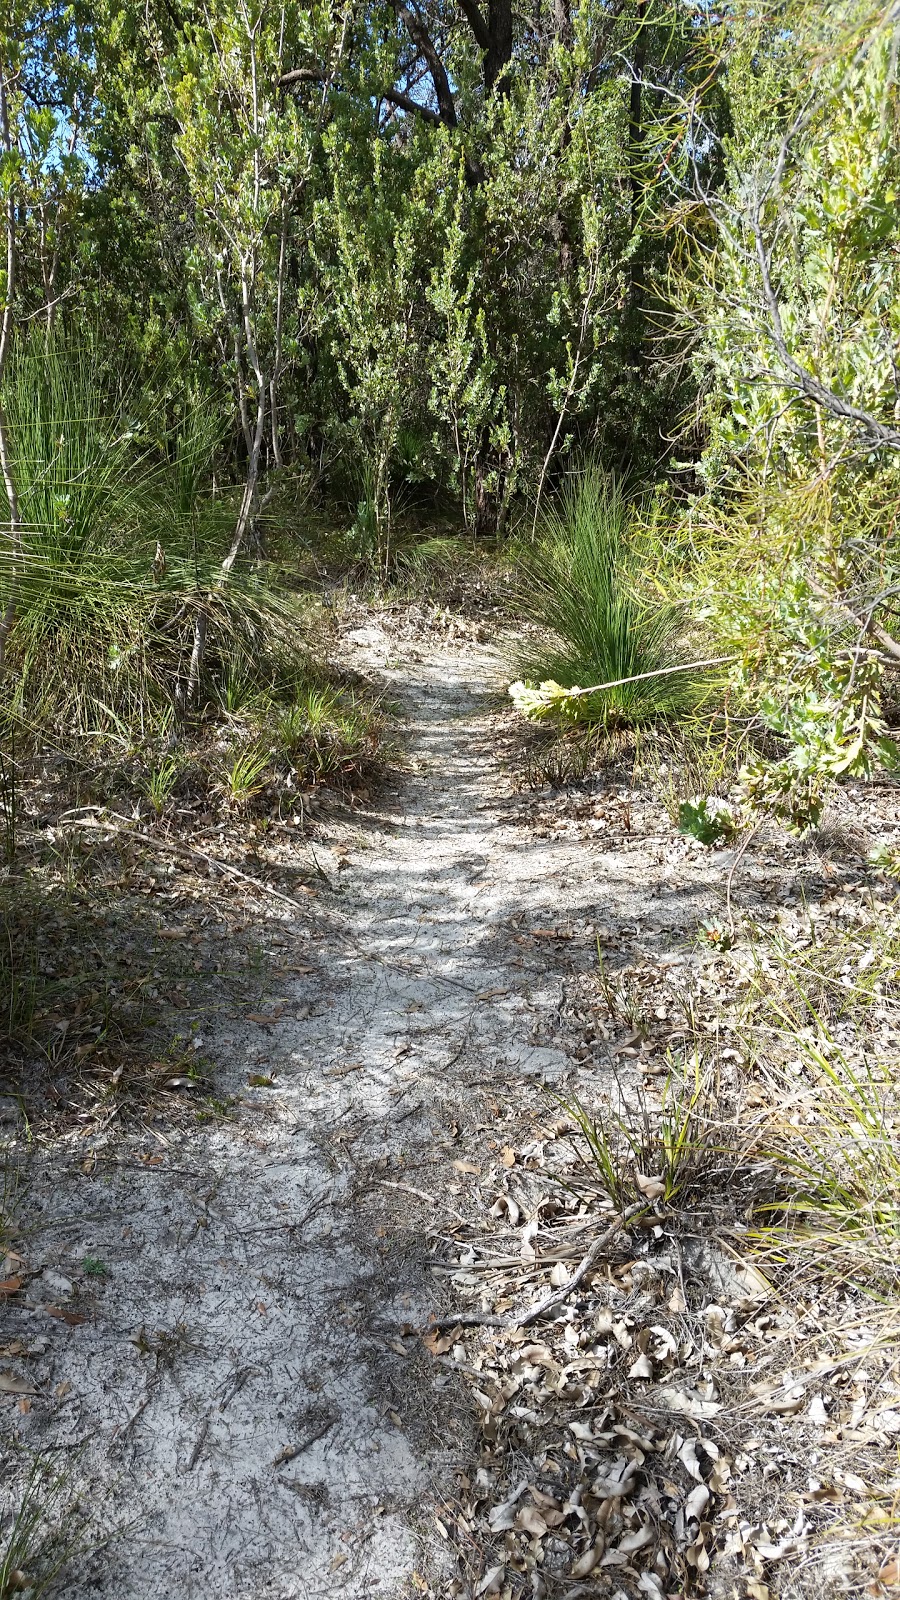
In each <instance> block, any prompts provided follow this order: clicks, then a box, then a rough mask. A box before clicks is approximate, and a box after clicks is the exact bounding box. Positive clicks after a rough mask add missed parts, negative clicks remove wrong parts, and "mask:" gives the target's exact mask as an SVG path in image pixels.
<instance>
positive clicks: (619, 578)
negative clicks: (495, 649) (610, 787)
mask: <svg viewBox="0 0 900 1600" xmlns="http://www.w3.org/2000/svg"><path fill="white" fill-rule="evenodd" d="M643 557H644V549H643V538H642V533H641V529H640V525H639V517H638V512H637V508H636V507H635V505H634V504H633V503H632V502H631V501H630V500H629V498H628V496H627V494H626V492H625V488H624V485H623V484H622V482H621V480H619V479H617V478H614V477H611V476H610V475H608V474H607V473H605V472H604V471H603V470H602V469H601V468H600V467H599V466H598V465H597V464H596V463H593V462H588V463H587V465H586V466H585V467H584V469H583V470H582V471H581V472H580V473H578V474H577V475H575V476H573V477H572V479H571V480H570V482H569V483H568V485H567V486H566V487H565V488H564V489H563V491H562V493H561V494H560V495H559V497H558V499H557V500H556V502H555V504H553V505H552V506H551V508H550V509H548V510H547V511H546V512H545V513H544V515H543V519H542V523H541V526H540V532H539V538H538V542H537V545H536V547H535V548H534V549H533V550H532V551H531V552H530V553H528V554H527V555H526V557H525V561H524V583H523V605H524V608H525V611H526V614H527V615H528V616H529V617H530V619H531V621H532V622H533V623H535V624H536V625H537V627H538V629H539V630H540V633H541V636H542V637H541V640H540V642H539V643H537V644H535V645H533V646H532V647H531V648H529V649H527V650H526V651H524V652H523V653H522V654H521V656H520V657H519V660H518V667H519V670H520V672H521V673H522V674H523V676H524V677H525V678H526V680H528V681H529V683H530V682H540V683H544V682H548V683H552V684H556V685H559V686H560V687H561V688H563V689H574V688H589V687H590V686H591V685H593V684H606V683H617V682H618V680H620V679H634V678H639V677H640V675H641V674H646V673H653V672H660V671H661V670H664V669H668V668H672V667H676V666H677V665H678V664H679V661H680V659H681V655H680V647H681V646H682V640H683V638H684V635H685V632H686V624H687V619H686V616H685V613H684V610H683V608H682V607H681V606H679V605H676V604H674V603H673V602H671V601H667V600H661V599H659V598H658V597H656V596H654V595H653V594H652V593H650V591H649V588H648V586H647V584H646V581H645V573H644V571H643V570H642V569H643ZM708 692H709V685H708V681H706V680H702V679H697V678H696V677H694V676H692V675H690V674H682V673H673V674H672V675H671V676H669V675H665V676H661V677H657V678H649V679H646V678H645V679H644V680H643V681H641V682H631V683H624V684H621V686H620V687H617V688H610V689H606V690H604V691H603V692H602V693H600V694H596V695H589V696H586V697H584V698H583V699H581V700H580V701H579V702H577V715H578V717H579V720H583V721H589V722H599V723H602V724H603V725H604V726H606V727H612V728H615V727H638V726H640V725H641V724H644V723H648V722H653V721H656V720H659V719H663V718H669V717H677V716H681V715H684V714H685V713H687V712H689V711H690V710H692V709H694V708H696V706H697V704H698V702H699V701H700V700H702V699H703V698H704V696H705V695H707V694H708Z"/></svg>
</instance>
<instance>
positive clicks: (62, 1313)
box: [41, 1306, 87, 1328]
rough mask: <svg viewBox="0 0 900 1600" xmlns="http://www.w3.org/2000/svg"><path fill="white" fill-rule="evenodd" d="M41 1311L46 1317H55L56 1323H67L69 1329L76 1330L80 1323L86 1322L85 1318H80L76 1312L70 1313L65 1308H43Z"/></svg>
mask: <svg viewBox="0 0 900 1600" xmlns="http://www.w3.org/2000/svg"><path fill="white" fill-rule="evenodd" d="M41 1309H42V1310H43V1311H45V1312H46V1313H47V1316H48V1317H55V1318H56V1321H57V1322H67V1323H68V1324H69V1327H70V1328H77V1327H78V1326H79V1325H80V1323H82V1322H87V1317H80V1316H79V1315H78V1312H77V1311H70V1310H69V1309H68V1307H67V1306H43V1307H42V1308H41Z"/></svg>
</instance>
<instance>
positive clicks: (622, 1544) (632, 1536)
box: [616, 1495, 709, 1556]
mask: <svg viewBox="0 0 900 1600" xmlns="http://www.w3.org/2000/svg"><path fill="white" fill-rule="evenodd" d="M708 1498H709V1496H708V1495H707V1499H708ZM652 1541H653V1526H652V1524H651V1523H649V1522H645V1524H644V1526H643V1527H642V1528H638V1530H637V1532H636V1533H626V1535H625V1537H624V1539H620V1540H619V1542H618V1544H617V1545H616V1549H617V1550H620V1551H621V1553H622V1554H623V1555H625V1556H630V1555H634V1552H635V1551H636V1550H643V1548H644V1546H645V1545H647V1544H651V1543H652Z"/></svg>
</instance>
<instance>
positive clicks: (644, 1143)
mask: <svg viewBox="0 0 900 1600" xmlns="http://www.w3.org/2000/svg"><path fill="white" fill-rule="evenodd" d="M692 1067H693V1070H692V1073H691V1076H690V1078H689V1079H687V1081H685V1080H684V1079H683V1077H682V1076H681V1073H682V1071H683V1069H681V1068H679V1069H678V1070H677V1071H676V1070H675V1069H674V1067H673V1068H672V1069H671V1070H670V1072H669V1076H668V1077H667V1079H666V1084H665V1089H664V1091H663V1096H662V1103H661V1105H660V1106H658V1107H656V1106H653V1107H651V1106H650V1105H649V1104H648V1103H647V1102H646V1101H645V1100H644V1099H643V1098H642V1097H641V1096H640V1095H639V1094H638V1095H637V1097H635V1096H634V1095H631V1096H629V1097H627V1098H626V1096H625V1095H624V1094H623V1095H621V1096H620V1103H621V1107H622V1109H621V1110H620V1111H614V1110H612V1109H610V1111H609V1112H606V1113H603V1112H601V1113H598V1114H596V1115H591V1113H590V1112H589V1111H588V1110H587V1109H586V1108H585V1106H583V1105H582V1103H581V1101H580V1100H578V1099H577V1098H573V1099H571V1100H567V1099H563V1098H562V1097H559V1104H560V1105H561V1106H562V1108H563V1110H564V1111H565V1112H566V1114H567V1116H568V1117H569V1118H570V1119H571V1121H572V1122H573V1123H574V1124H575V1129H576V1133H575V1141H576V1148H577V1147H578V1146H579V1144H580V1150H579V1153H580V1155H581V1158H582V1161H583V1162H584V1163H585V1164H586V1165H587V1167H588V1169H589V1170H591V1171H592V1172H594V1173H595V1174H596V1176H597V1177H598V1178H599V1181H600V1185H601V1187H602V1189H603V1190H604V1192H605V1193H606V1194H607V1195H608V1196H609V1198H610V1199H611V1200H612V1202H613V1204H614V1205H615V1206H616V1207H617V1208H618V1209H619V1210H624V1209H625V1207H626V1206H630V1205H633V1204H634V1203H635V1202H636V1201H637V1202H640V1201H641V1200H646V1201H648V1202H650V1203H657V1204H662V1205H668V1204H670V1203H671V1202H673V1201H674V1200H675V1198H676V1197H677V1196H679V1195H680V1194H681V1192H682V1191H683V1190H684V1189H685V1188H686V1187H687V1186H689V1185H690V1184H691V1183H692V1182H693V1180H694V1178H695V1176H696V1173H697V1170H698V1164H700V1163H701V1161H702V1157H703V1155H704V1153H707V1152H708V1145H709V1140H708V1135H707V1131H706V1127H705V1123H704V1110H705V1107H706V1105H707V1102H708V1101H709V1099H710V1095H711V1086H710V1082H709V1079H708V1075H707V1073H706V1071H705V1069H704V1068H703V1066H702V1064H701V1062H700V1059H699V1057H697V1056H695V1057H694V1060H693V1063H692ZM555 1098H556V1097H555Z"/></svg>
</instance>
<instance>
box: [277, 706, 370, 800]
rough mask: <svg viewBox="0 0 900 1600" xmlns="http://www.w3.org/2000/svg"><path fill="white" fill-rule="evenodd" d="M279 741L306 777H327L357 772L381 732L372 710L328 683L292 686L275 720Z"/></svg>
mask: <svg viewBox="0 0 900 1600" xmlns="http://www.w3.org/2000/svg"><path fill="white" fill-rule="evenodd" d="M277 732H278V743H279V747H280V748H281V750H282V751H283V752H284V754H285V755H286V756H287V758H288V759H289V760H290V762H291V763H292V765H293V766H294V767H295V769H296V770H297V771H298V773H299V774H300V775H301V776H302V777H303V778H304V779H306V780H307V781H313V782H326V781H328V780H332V779H341V778H348V777H350V776H352V775H353V774H354V773H359V772H360V771H361V770H362V768H363V767H364V766H365V765H366V763H367V762H369V761H370V760H371V759H372V758H373V757H374V755H375V752H376V750H377V748H378V743H379V738H380V734H381V719H380V717H379V715H378V713H377V711H376V710H375V709H374V708H373V707H371V706H366V705H363V704H362V703H361V702H360V701H358V700H357V699H355V698H354V697H353V696H352V695H348V694H346V693H342V692H341V691H339V690H337V689H334V688H331V687H328V686H326V687H317V686H312V687H310V686H306V687H301V688H299V689H298V690H297V692H296V694H295V696H294V698H293V700H292V701H291V703H290V704H289V705H288V706H287V707H286V708H285V709H284V710H283V711H282V712H281V714H280V716H279V719H278V728H277Z"/></svg>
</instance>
